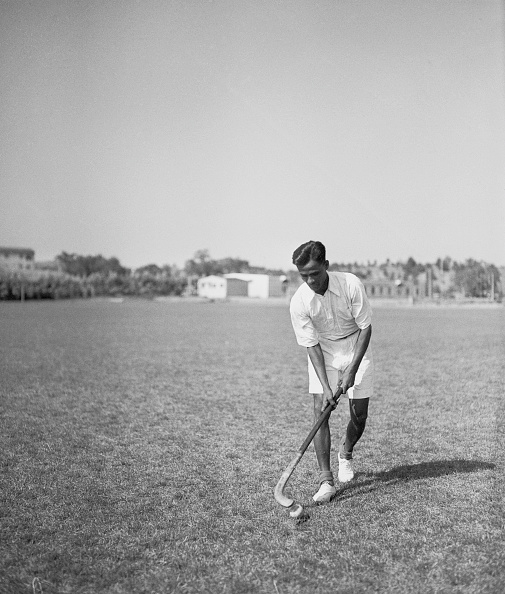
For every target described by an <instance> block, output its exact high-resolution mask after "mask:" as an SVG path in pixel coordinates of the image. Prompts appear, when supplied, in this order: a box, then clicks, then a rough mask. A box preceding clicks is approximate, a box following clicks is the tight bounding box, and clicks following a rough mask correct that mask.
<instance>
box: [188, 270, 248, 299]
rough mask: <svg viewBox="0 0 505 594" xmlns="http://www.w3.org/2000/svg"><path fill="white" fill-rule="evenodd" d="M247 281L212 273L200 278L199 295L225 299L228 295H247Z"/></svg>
mask: <svg viewBox="0 0 505 594" xmlns="http://www.w3.org/2000/svg"><path fill="white" fill-rule="evenodd" d="M247 284H248V283H247V281H244V280H241V279H235V278H224V277H223V276H217V275H214V274H213V275H211V276H204V277H203V278H199V279H198V281H197V292H198V296H199V297H207V299H225V298H226V297H241V296H242V297H247Z"/></svg>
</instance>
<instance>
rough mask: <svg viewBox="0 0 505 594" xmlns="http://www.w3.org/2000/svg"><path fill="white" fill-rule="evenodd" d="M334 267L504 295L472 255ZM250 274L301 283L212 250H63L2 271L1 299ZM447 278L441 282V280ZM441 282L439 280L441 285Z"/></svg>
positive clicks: (139, 291) (170, 286)
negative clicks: (178, 260) (135, 260)
mask: <svg viewBox="0 0 505 594" xmlns="http://www.w3.org/2000/svg"><path fill="white" fill-rule="evenodd" d="M330 270H342V271H350V272H353V273H354V274H356V275H357V276H359V277H360V278H362V279H363V280H367V279H368V280H370V279H375V280H377V279H382V280H390V281H398V282H402V281H412V282H414V283H415V282H420V279H421V280H422V282H425V281H426V278H427V274H430V279H431V281H432V282H433V286H434V288H435V290H436V291H437V290H438V293H439V294H440V295H442V296H443V297H451V296H454V294H455V293H458V294H460V295H462V296H465V297H469V298H485V297H487V298H489V297H491V296H494V298H495V299H500V300H501V297H502V294H503V291H502V282H501V275H500V270H499V269H498V268H497V267H496V266H494V265H493V264H487V263H485V262H478V261H476V260H473V259H468V260H466V261H465V262H456V261H453V260H452V259H451V258H449V257H446V258H444V259H442V258H439V259H438V260H437V261H436V262H435V263H427V264H422V263H419V262H416V261H415V260H414V259H413V258H412V257H410V258H408V260H407V261H405V262H396V263H393V262H390V261H389V260H387V261H386V262H385V263H382V264H378V263H377V262H368V263H367V264H359V263H357V262H354V263H345V262H341V263H337V262H335V263H332V264H331V265H330ZM234 272H235V273H237V272H240V273H250V274H254V273H256V274H271V275H281V274H284V275H286V276H287V277H288V278H289V280H290V281H291V282H292V283H297V282H299V278H298V274H297V273H296V271H292V270H290V271H284V270H280V269H269V268H264V267H259V266H252V265H250V263H249V262H248V261H247V260H243V259H240V258H222V259H218V260H215V259H213V258H211V256H210V254H209V251H208V250H204V249H203V250H198V251H197V252H196V253H195V254H194V256H193V258H190V259H188V260H187V261H186V262H185V265H184V267H183V268H178V267H177V266H169V265H164V266H161V267H160V266H158V265H157V264H148V265H146V266H142V267H140V268H137V269H135V270H132V269H130V268H127V267H124V266H123V265H122V264H121V262H120V261H119V260H118V259H117V258H115V257H112V258H105V257H103V256H102V255H94V256H93V255H87V256H84V255H79V254H69V253H67V252H62V253H61V254H59V255H58V256H57V257H56V259H55V261H54V262H52V263H49V264H48V263H46V264H45V265H39V266H38V267H37V268H36V269H35V270H32V271H24V272H13V271H9V270H2V269H0V300H19V299H68V298H76V297H127V296H130V297H146V298H153V297H161V296H170V295H173V296H180V295H191V294H195V292H196V283H197V280H198V278H201V277H203V276H209V275H211V274H215V275H221V274H227V273H234ZM442 280H443V283H442ZM437 283H438V284H437Z"/></svg>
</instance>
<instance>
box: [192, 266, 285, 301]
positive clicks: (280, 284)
mask: <svg viewBox="0 0 505 594" xmlns="http://www.w3.org/2000/svg"><path fill="white" fill-rule="evenodd" d="M285 280H286V279H285V277H282V276H279V277H278V276H271V275H268V274H246V273H240V272H237V273H234V272H233V273H229V274H225V275H224V276H217V275H211V276H205V277H203V278H199V279H198V281H197V292H198V295H199V296H200V297H207V298H209V299H224V298H225V297H254V298H259V299H268V297H282V296H284V295H285V294H286V286H285Z"/></svg>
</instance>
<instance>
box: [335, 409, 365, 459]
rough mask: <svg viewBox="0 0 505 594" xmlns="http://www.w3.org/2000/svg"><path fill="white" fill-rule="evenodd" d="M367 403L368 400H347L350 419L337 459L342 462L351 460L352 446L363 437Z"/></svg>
mask: <svg viewBox="0 0 505 594" xmlns="http://www.w3.org/2000/svg"><path fill="white" fill-rule="evenodd" d="M369 401H370V398H359V399H355V398H349V412H350V415H351V418H350V420H349V423H348V425H347V429H346V432H345V434H344V436H343V437H342V441H341V443H340V448H339V454H340V456H339V457H340V458H342V459H344V460H352V452H353V449H354V446H355V445H356V444H357V443H358V441H359V439H360V437H361V436H362V435H363V431H364V430H365V426H366V420H367V417H368V402H369Z"/></svg>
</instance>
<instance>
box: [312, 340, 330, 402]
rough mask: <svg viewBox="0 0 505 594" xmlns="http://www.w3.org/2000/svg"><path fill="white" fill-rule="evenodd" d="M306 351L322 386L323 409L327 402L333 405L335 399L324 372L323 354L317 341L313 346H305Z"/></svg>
mask: <svg viewBox="0 0 505 594" xmlns="http://www.w3.org/2000/svg"><path fill="white" fill-rule="evenodd" d="M307 353H308V354H309V359H310V361H311V363H312V365H313V366H314V369H315V371H316V375H317V377H318V378H319V381H320V382H321V385H322V386H323V396H324V400H323V408H322V410H324V409H325V408H326V406H327V403H329V404H331V405H332V406H335V400H334V399H333V392H332V391H331V388H330V382H329V381H328V375H327V374H326V366H325V364H324V355H323V351H322V349H321V345H320V344H319V343H318V344H316V345H315V346H311V347H307Z"/></svg>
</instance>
